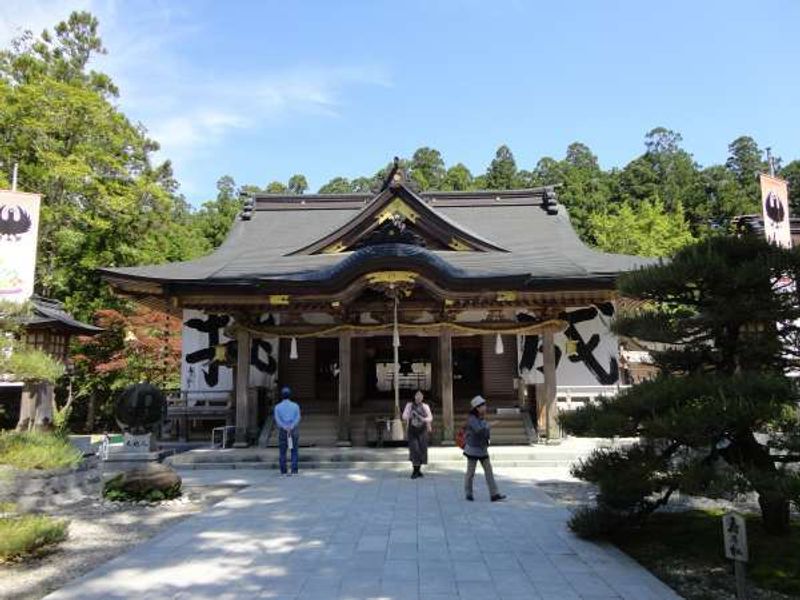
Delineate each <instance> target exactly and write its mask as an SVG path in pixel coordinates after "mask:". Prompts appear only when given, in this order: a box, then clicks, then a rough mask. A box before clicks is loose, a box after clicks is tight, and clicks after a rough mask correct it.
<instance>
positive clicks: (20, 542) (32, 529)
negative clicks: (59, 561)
mask: <svg viewBox="0 0 800 600" xmlns="http://www.w3.org/2000/svg"><path fill="white" fill-rule="evenodd" d="M68 526H69V523H68V522H67V521H65V520H61V519H54V518H52V517H47V516H44V515H24V516H21V517H8V518H0V562H3V561H7V560H9V559H14V558H18V557H21V556H25V555H28V554H33V553H35V552H37V551H39V550H41V549H43V548H45V547H47V546H50V545H52V544H56V543H58V542H62V541H64V540H65V539H66V538H67V527H68Z"/></svg>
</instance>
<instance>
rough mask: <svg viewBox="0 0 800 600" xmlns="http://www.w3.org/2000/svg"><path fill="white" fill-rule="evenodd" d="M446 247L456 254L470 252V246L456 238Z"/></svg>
mask: <svg viewBox="0 0 800 600" xmlns="http://www.w3.org/2000/svg"><path fill="white" fill-rule="evenodd" d="M448 246H449V247H450V249H452V250H455V251H456V252H466V251H468V250H472V248H471V247H470V246H468V245H467V244H465V243H464V242H462V241H461V240H459V239H457V238H452V239H451V240H450V243H449V244H448Z"/></svg>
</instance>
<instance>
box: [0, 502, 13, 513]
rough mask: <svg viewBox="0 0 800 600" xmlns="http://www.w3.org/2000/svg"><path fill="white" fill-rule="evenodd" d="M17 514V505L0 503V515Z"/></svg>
mask: <svg viewBox="0 0 800 600" xmlns="http://www.w3.org/2000/svg"><path fill="white" fill-rule="evenodd" d="M13 512H17V505H16V504H14V503H13V502H0V513H13Z"/></svg>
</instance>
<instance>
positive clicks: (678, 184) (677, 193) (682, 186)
mask: <svg viewBox="0 0 800 600" xmlns="http://www.w3.org/2000/svg"><path fill="white" fill-rule="evenodd" d="M682 139H683V138H682V137H681V135H680V134H679V133H677V132H675V131H672V130H670V129H666V128H664V127H656V128H655V129H652V130H651V131H649V132H648V133H647V135H646V136H645V148H646V151H645V153H644V154H643V155H642V156H640V157H639V158H637V159H635V160H633V161H631V163H629V164H628V165H627V166H626V167H625V168H624V169H623V170H622V172H621V173H620V180H619V183H620V191H621V198H620V199H621V200H629V201H640V200H650V201H653V200H660V201H661V202H663V203H664V206H665V207H666V208H667V209H669V210H673V209H674V208H675V207H676V206H677V205H678V204H682V205H683V206H684V207H686V209H687V210H688V211H689V213H690V215H694V212H693V211H694V209H695V207H696V206H698V205H702V204H703V203H704V201H705V197H704V196H703V194H702V187H701V185H700V180H699V171H698V167H697V165H696V164H695V162H694V160H693V159H692V155H691V154H689V153H688V152H686V150H684V149H683V148H682V147H681V146H680V144H681V141H682ZM692 221H693V222H694V219H692Z"/></svg>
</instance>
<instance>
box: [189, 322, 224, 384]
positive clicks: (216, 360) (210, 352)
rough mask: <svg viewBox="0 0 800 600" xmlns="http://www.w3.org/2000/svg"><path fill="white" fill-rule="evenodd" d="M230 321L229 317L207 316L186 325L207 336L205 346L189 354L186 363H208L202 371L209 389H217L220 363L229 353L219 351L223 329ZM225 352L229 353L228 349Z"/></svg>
mask: <svg viewBox="0 0 800 600" xmlns="http://www.w3.org/2000/svg"><path fill="white" fill-rule="evenodd" d="M230 320H231V318H230V317H229V316H228V315H207V316H206V318H205V319H201V318H194V319H189V320H188V321H186V322H185V323H184V325H185V326H186V327H188V328H189V329H194V330H195V331H199V332H201V333H203V334H205V336H206V344H205V346H204V347H202V348H200V349H199V350H195V351H194V352H190V353H189V354H187V355H186V362H187V363H189V364H195V363H199V362H206V363H207V364H206V368H205V369H203V370H202V371H203V379H204V380H205V382H206V385H207V386H208V387H212V388H213V387H216V386H217V384H218V383H219V367H220V363H221V362H223V361H224V360H225V356H226V354H227V352H219V351H218V348H219V346H220V333H221V332H222V329H223V328H224V327H225V326H226V325H227V324H228V323H230ZM229 343H230V342H229ZM225 350H226V351H227V348H226V349H225Z"/></svg>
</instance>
